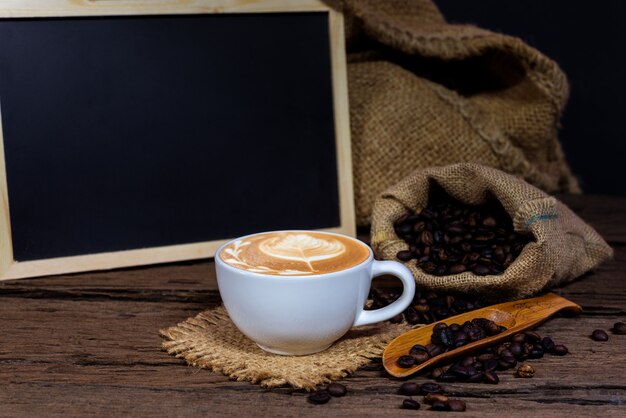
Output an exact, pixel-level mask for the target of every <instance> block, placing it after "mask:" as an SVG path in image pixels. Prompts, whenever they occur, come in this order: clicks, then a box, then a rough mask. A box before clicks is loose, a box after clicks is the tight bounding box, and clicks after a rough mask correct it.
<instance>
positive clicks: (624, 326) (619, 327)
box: [613, 322, 626, 335]
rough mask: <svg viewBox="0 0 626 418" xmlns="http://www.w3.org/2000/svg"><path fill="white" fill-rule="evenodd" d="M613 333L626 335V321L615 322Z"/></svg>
mask: <svg viewBox="0 0 626 418" xmlns="http://www.w3.org/2000/svg"><path fill="white" fill-rule="evenodd" d="M613 334H617V335H626V323H624V322H616V323H615V324H613Z"/></svg>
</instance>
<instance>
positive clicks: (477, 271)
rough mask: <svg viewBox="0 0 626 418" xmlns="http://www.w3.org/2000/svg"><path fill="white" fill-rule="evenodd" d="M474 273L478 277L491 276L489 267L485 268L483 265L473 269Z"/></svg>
mask: <svg viewBox="0 0 626 418" xmlns="http://www.w3.org/2000/svg"><path fill="white" fill-rule="evenodd" d="M472 271H473V272H474V274H476V275H478V276H486V275H487V274H489V267H487V266H483V265H482V264H477V265H476V266H475V267H474V268H473V269H472Z"/></svg>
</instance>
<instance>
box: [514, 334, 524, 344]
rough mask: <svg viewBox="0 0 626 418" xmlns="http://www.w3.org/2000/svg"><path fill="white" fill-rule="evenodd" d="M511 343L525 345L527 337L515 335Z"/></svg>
mask: <svg viewBox="0 0 626 418" xmlns="http://www.w3.org/2000/svg"><path fill="white" fill-rule="evenodd" d="M511 341H512V342H514V343H519V344H524V343H525V342H526V335H525V334H515V335H514V336H513V338H512V339H511Z"/></svg>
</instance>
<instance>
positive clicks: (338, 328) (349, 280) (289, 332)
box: [215, 231, 415, 355]
mask: <svg viewBox="0 0 626 418" xmlns="http://www.w3.org/2000/svg"><path fill="white" fill-rule="evenodd" d="M278 232H287V233H290V232H294V233H307V231H278ZM254 235H258V234H253V235H248V236H246V237H241V238H238V240H244V239H246V238H250V237H254ZM330 235H331V236H332V235H338V234H330ZM340 237H343V238H344V239H345V238H346V237H345V236H343V235H341V236H340ZM348 238H349V239H350V240H353V241H355V242H357V243H359V244H360V245H362V246H364V247H365V248H367V251H369V256H368V257H367V259H365V261H363V262H361V263H360V264H357V265H355V266H353V267H349V268H347V269H344V270H339V271H334V272H331V273H324V274H309V275H306V276H298V275H295V276H293V275H292V276H288V277H286V276H281V275H272V274H263V273H257V272H252V271H248V270H244V269H241V268H237V267H234V266H233V265H231V264H228V263H226V262H225V261H224V260H222V258H221V257H220V254H221V252H222V251H223V250H224V248H225V247H227V246H228V245H229V244H231V243H233V242H235V241H236V240H233V241H231V242H229V243H226V244H224V245H222V246H221V247H220V248H219V249H218V251H217V253H216V255H215V266H216V272H217V283H218V287H219V291H220V295H221V297H222V301H223V302H224V306H225V307H226V310H227V311H228V314H229V316H230V318H231V320H232V321H233V323H234V324H235V325H236V326H237V328H239V330H240V331H241V332H242V333H243V334H245V335H246V336H247V337H248V338H250V339H251V340H252V341H254V342H256V343H257V345H258V346H259V347H260V348H262V349H263V350H265V351H268V352H271V353H275V354H283V355H305V354H312V353H316V352H319V351H322V350H325V349H326V348H328V347H329V346H330V345H331V344H332V343H333V342H335V341H336V340H338V339H339V338H341V337H342V336H343V335H344V334H345V333H346V332H348V330H349V329H350V328H351V327H353V326H359V325H367V324H373V323H376V322H381V321H385V320H387V319H390V318H392V317H394V316H396V315H397V314H399V313H401V312H402V311H404V309H406V308H407V307H408V306H409V304H410V303H411V301H412V300H413V295H414V293H415V280H414V278H413V275H412V273H411V272H410V270H409V269H407V268H406V267H405V266H404V265H402V264H401V263H398V262H395V261H376V260H374V256H373V253H372V250H371V249H370V248H369V247H368V246H367V245H366V244H364V243H362V242H361V241H358V240H356V239H354V238H350V237H348ZM383 274H390V275H393V276H396V277H398V278H399V279H400V280H401V281H402V284H403V288H404V289H403V292H402V295H401V296H400V297H399V298H398V299H397V300H396V301H395V302H393V303H392V304H390V305H388V306H386V307H384V308H381V309H376V310H369V311H367V310H364V309H363V306H364V304H365V302H366V299H367V296H368V293H369V290H370V285H371V282H372V279H373V278H374V277H377V276H380V275H383Z"/></svg>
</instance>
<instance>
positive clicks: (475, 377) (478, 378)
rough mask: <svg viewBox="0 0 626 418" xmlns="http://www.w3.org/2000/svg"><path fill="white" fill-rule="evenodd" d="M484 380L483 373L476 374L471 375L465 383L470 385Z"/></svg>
mask: <svg viewBox="0 0 626 418" xmlns="http://www.w3.org/2000/svg"><path fill="white" fill-rule="evenodd" d="M484 379H485V373H483V372H478V373H476V374H473V375H471V376H470V377H469V379H468V380H467V381H468V382H471V383H480V382H482V381H483V380H484Z"/></svg>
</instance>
